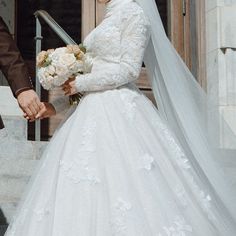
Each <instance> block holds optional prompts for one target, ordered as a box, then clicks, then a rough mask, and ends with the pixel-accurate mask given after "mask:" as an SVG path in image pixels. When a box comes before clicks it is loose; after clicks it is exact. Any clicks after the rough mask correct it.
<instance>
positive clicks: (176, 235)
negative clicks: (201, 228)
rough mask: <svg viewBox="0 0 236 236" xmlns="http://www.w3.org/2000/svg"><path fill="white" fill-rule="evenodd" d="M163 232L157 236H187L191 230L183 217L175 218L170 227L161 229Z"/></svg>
mask: <svg viewBox="0 0 236 236" xmlns="http://www.w3.org/2000/svg"><path fill="white" fill-rule="evenodd" d="M163 231H164V233H160V234H159V235H158V236H187V235H189V233H192V232H193V229H192V227H191V226H190V225H188V224H187V223H186V222H185V219H184V218H183V217H180V216H177V217H176V218H175V220H174V222H173V224H172V225H171V226H164V227H163Z"/></svg>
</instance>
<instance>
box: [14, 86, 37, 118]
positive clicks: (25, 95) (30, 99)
mask: <svg viewBox="0 0 236 236" xmlns="http://www.w3.org/2000/svg"><path fill="white" fill-rule="evenodd" d="M17 101H18V104H19V106H20V108H21V109H22V111H23V112H24V113H25V114H26V115H27V116H28V117H29V119H34V117H35V116H36V115H37V114H38V112H39V111H40V110H41V102H40V100H39V98H38V95H37V94H36V92H35V91H34V90H33V89H30V90H26V91H23V92H21V93H20V94H19V95H18V96H17Z"/></svg>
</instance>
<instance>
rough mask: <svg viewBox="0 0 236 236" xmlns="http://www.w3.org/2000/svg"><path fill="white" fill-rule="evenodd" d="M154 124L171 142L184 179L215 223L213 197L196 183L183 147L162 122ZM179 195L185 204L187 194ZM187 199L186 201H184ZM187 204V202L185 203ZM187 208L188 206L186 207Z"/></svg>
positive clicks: (182, 192) (171, 147) (178, 193)
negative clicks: (212, 208)
mask: <svg viewBox="0 0 236 236" xmlns="http://www.w3.org/2000/svg"><path fill="white" fill-rule="evenodd" d="M153 124H154V125H155V126H157V127H158V128H159V129H160V130H161V131H162V132H163V134H164V135H163V136H161V137H162V138H164V139H165V140H168V142H169V144H170V145H169V150H171V151H172V152H173V153H174V156H175V158H176V159H175V160H176V163H177V165H178V166H179V167H180V168H181V170H182V171H183V174H184V177H185V179H186V180H187V181H189V186H191V187H192V191H193V192H194V195H195V196H197V200H198V201H199V204H200V205H201V207H202V209H203V210H204V211H205V212H206V214H207V216H208V219H210V220H212V221H215V220H216V218H215V215H214V213H213V211H212V210H211V196H210V195H209V194H208V193H205V192H204V191H203V190H202V189H201V188H200V186H199V184H198V183H197V182H196V180H195V178H194V176H193V174H192V173H193V170H192V167H191V164H190V162H189V160H188V158H187V157H186V155H185V154H184V152H183V151H182V149H181V146H180V145H178V144H177V143H176V141H175V139H174V137H173V135H172V134H171V133H170V131H169V129H168V128H167V126H166V125H165V124H164V123H162V122H161V121H156V120H154V121H153ZM176 193H177V195H178V196H179V197H180V198H179V199H180V201H181V202H182V204H183V201H185V200H186V198H185V196H184V195H185V192H184V191H183V189H182V191H179V192H178V191H177V192H176ZM184 199H185V200H184ZM185 203H187V202H185ZM185 206H186V205H185Z"/></svg>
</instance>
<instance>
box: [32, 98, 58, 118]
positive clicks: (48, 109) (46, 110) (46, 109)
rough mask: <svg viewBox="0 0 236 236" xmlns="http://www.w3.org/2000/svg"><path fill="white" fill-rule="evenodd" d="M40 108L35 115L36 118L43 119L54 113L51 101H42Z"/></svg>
mask: <svg viewBox="0 0 236 236" xmlns="http://www.w3.org/2000/svg"><path fill="white" fill-rule="evenodd" d="M41 107H42V108H41V110H40V111H39V113H38V114H37V115H36V117H35V118H36V119H44V118H48V117H51V116H54V115H56V110H55V108H54V106H53V105H52V104H51V103H48V102H42V106H41Z"/></svg>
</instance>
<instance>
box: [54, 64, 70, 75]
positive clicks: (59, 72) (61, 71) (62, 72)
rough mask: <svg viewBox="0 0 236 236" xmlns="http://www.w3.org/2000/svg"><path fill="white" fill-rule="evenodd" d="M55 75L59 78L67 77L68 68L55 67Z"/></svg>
mask: <svg viewBox="0 0 236 236" xmlns="http://www.w3.org/2000/svg"><path fill="white" fill-rule="evenodd" d="M56 74H57V75H58V76H59V77H61V76H67V75H68V68H67V67H66V66H64V65H61V64H57V65H56Z"/></svg>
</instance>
